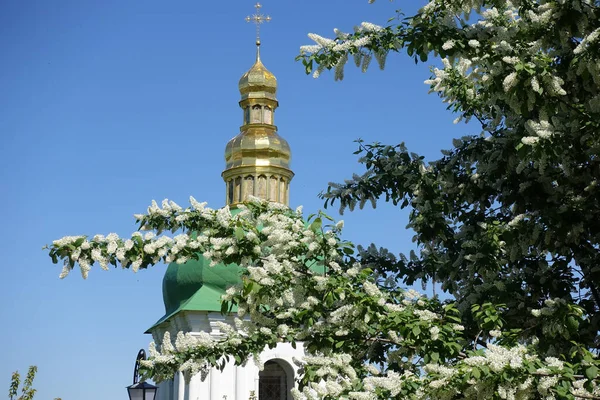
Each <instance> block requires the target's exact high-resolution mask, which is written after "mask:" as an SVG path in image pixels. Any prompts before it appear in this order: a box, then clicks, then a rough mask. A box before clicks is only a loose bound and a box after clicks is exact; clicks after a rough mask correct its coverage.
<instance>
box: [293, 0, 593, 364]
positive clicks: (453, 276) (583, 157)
mask: <svg viewBox="0 0 600 400" xmlns="http://www.w3.org/2000/svg"><path fill="white" fill-rule="evenodd" d="M599 36H600V8H598V2H597V1H579V0H575V1H513V2H505V1H467V2H465V1H451V0H440V1H431V2H430V3H429V4H428V5H427V6H425V7H424V8H423V9H422V10H420V12H419V13H418V14H417V15H415V16H413V17H411V18H406V19H404V20H402V21H401V22H400V23H398V24H397V25H393V26H389V27H385V28H383V27H377V26H373V25H370V24H363V25H362V26H361V27H359V28H357V29H356V32H355V33H354V34H352V35H348V34H344V33H341V32H338V34H337V38H336V39H334V40H332V39H325V38H321V37H315V36H313V38H314V39H315V40H316V42H317V44H316V45H314V46H307V47H304V48H303V49H302V51H303V53H304V54H303V55H301V56H300V58H301V59H302V60H303V62H304V64H305V65H306V66H307V68H308V70H310V69H311V68H312V66H313V65H314V64H315V63H316V64H317V65H318V70H323V69H325V68H335V69H336V76H337V77H340V74H341V73H340V72H339V71H340V70H342V69H343V66H344V64H345V62H346V60H347V59H348V55H349V54H350V55H354V56H355V58H356V59H357V61H358V63H359V64H362V65H364V64H365V60H368V59H369V57H371V55H373V54H374V55H376V57H377V58H378V59H385V56H386V55H387V53H389V52H391V51H401V50H406V53H407V54H408V55H409V56H412V57H414V59H415V61H418V60H421V61H426V60H427V58H428V57H429V56H431V55H432V54H433V55H435V56H439V57H441V58H442V59H443V68H434V69H433V70H432V72H433V75H432V77H431V79H429V80H427V81H426V83H427V84H429V85H430V87H431V91H432V92H435V93H437V94H438V95H439V96H440V97H441V98H442V99H443V101H444V102H445V103H447V104H448V109H450V110H452V111H454V112H456V113H457V114H458V115H459V119H461V118H464V119H466V120H469V119H471V118H475V119H476V120H477V121H478V122H479V124H480V126H481V133H480V134H478V135H476V136H469V137H463V138H461V139H456V140H454V142H453V145H454V147H453V148H452V149H449V150H446V151H443V157H442V158H440V159H438V160H435V161H432V162H425V160H424V159H423V157H420V156H419V155H416V154H413V153H410V152H409V151H408V150H407V149H406V148H405V146H403V145H398V146H384V145H380V144H374V145H365V144H363V143H360V148H359V150H358V152H357V153H358V154H360V156H361V160H360V161H361V163H363V164H364V165H365V168H366V172H365V173H363V174H362V175H361V176H355V178H353V179H351V180H348V181H346V182H345V183H344V184H333V185H331V186H330V188H329V189H328V191H327V192H326V193H324V194H323V197H324V198H325V199H326V204H333V203H334V202H335V201H339V203H340V204H341V207H342V209H343V208H345V207H348V206H349V207H351V208H353V207H354V205H355V204H360V205H361V206H362V205H363V204H364V203H365V202H367V201H369V200H370V201H374V200H375V199H378V198H380V197H384V198H385V200H386V201H391V202H393V203H394V204H397V205H400V206H401V207H410V208H411V214H410V223H409V226H410V227H411V228H412V229H413V230H414V231H415V233H416V235H415V240H416V242H417V243H418V245H420V246H421V249H422V251H421V252H420V254H419V257H416V258H413V259H411V260H404V259H403V260H401V261H399V262H398V263H397V264H396V265H394V267H393V268H394V269H395V270H396V271H398V272H399V274H400V276H402V277H403V279H404V281H405V282H406V283H407V284H413V283H414V282H415V281H416V280H418V279H425V280H431V279H435V280H437V281H439V282H441V283H442V288H443V289H444V290H445V291H447V292H449V293H450V294H452V295H454V296H455V297H456V300H457V302H458V307H459V308H460V309H461V310H469V308H470V307H471V305H473V304H478V303H481V302H484V301H489V302H492V303H494V304H505V305H506V308H507V310H509V311H508V312H507V315H506V316H505V320H506V327H507V328H509V329H512V328H523V327H525V328H526V330H525V331H526V332H527V335H531V334H535V335H537V334H539V333H540V332H531V330H530V329H529V328H530V326H529V324H530V322H531V319H530V318H529V316H528V315H527V313H526V312H524V311H525V310H528V309H531V308H536V307H539V305H540V304H541V302H543V301H544V300H545V299H549V298H550V299H552V298H561V299H564V300H565V301H567V302H569V303H574V304H577V305H578V306H579V307H581V308H582V309H583V310H584V311H585V313H586V314H587V315H589V317H590V318H589V320H587V321H586V322H585V323H584V324H583V325H581V326H579V327H578V328H577V329H578V331H579V338H578V340H581V341H582V343H585V345H586V346H588V347H589V348H591V349H595V351H598V349H599V346H600V342H599V341H598V330H599V329H600V314H599V313H598V311H599V306H600V287H599V285H600V251H599V250H600V224H599V221H600V204H599V200H600V192H599V189H598V179H599V177H600V160H599V157H598V156H599V154H600V140H599V139H600V137H599V133H600V91H599V87H600V61H599V60H600V52H599V50H600V41H599V40H598V38H599ZM556 329H560V328H559V327H557V328H556ZM565 336H566V339H567V340H569V339H570V337H569V336H568V335H565ZM548 346H549V347H550V346H552V347H554V348H555V349H554V351H556V352H557V353H562V352H564V351H567V348H568V346H569V345H568V343H567V344H565V346H567V347H563V346H561V347H557V343H552V344H548Z"/></svg>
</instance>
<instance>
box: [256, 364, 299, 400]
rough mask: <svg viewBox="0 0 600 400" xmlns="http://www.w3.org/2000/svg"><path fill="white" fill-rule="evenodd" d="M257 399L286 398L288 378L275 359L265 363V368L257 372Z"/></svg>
mask: <svg viewBox="0 0 600 400" xmlns="http://www.w3.org/2000/svg"><path fill="white" fill-rule="evenodd" d="M258 378H259V379H258V399H259V400H287V399H288V396H289V393H290V389H291V387H289V380H288V379H289V378H291V377H288V374H287V373H286V371H285V369H284V368H283V367H282V366H281V365H280V364H279V363H278V362H277V361H275V360H270V361H267V362H266V363H265V368H264V369H263V370H262V371H260V372H259V374H258ZM292 382H293V381H292Z"/></svg>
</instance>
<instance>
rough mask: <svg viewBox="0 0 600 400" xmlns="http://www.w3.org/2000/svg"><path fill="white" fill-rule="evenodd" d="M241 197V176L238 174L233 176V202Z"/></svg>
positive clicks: (238, 200)
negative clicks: (235, 176)
mask: <svg viewBox="0 0 600 400" xmlns="http://www.w3.org/2000/svg"><path fill="white" fill-rule="evenodd" d="M241 197H242V178H240V177H239V176H238V177H237V178H235V188H234V190H233V203H237V202H240V201H241Z"/></svg>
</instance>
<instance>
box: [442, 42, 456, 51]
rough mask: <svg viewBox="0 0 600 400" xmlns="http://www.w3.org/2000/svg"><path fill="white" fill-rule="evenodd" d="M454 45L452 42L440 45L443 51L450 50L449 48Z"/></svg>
mask: <svg viewBox="0 0 600 400" xmlns="http://www.w3.org/2000/svg"><path fill="white" fill-rule="evenodd" d="M454 44H455V42H454V40H448V41H447V42H445V43H444V44H443V45H442V49H444V50H450V49H451V48H453V47H454Z"/></svg>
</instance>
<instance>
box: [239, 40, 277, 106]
mask: <svg viewBox="0 0 600 400" xmlns="http://www.w3.org/2000/svg"><path fill="white" fill-rule="evenodd" d="M259 46H260V43H259V42H257V46H256V62H255V63H254V65H252V67H251V68H250V69H249V70H248V71H247V72H246V73H245V74H244V75H242V77H241V78H240V82H239V84H238V88H239V89H240V93H241V94H242V99H245V98H249V97H259V96H260V97H263V96H264V97H267V98H271V99H274V98H275V92H276V91H277V78H275V75H273V73H272V72H271V71H269V70H268V69H267V68H266V67H265V66H264V64H263V63H262V61H261V60H260V47H259Z"/></svg>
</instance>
